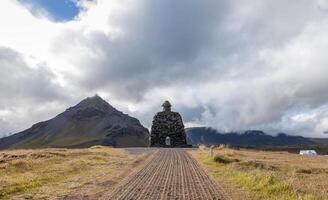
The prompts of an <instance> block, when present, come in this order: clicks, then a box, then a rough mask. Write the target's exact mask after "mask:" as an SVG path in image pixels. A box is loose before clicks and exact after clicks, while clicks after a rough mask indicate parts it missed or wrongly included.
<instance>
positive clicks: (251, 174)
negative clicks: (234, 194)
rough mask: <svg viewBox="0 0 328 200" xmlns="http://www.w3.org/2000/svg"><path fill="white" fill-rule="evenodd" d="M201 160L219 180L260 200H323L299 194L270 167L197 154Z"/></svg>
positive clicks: (251, 162) (218, 156)
mask: <svg viewBox="0 0 328 200" xmlns="http://www.w3.org/2000/svg"><path fill="white" fill-rule="evenodd" d="M196 157H197V159H199V160H200V161H201V162H202V163H204V164H205V166H206V167H207V168H208V169H210V172H211V173H212V174H213V175H214V177H217V178H224V179H227V180H228V181H229V182H231V183H232V184H233V185H236V186H237V187H239V188H242V189H243V190H245V191H247V192H249V193H250V194H251V195H254V199H260V200H264V199H265V200H319V199H320V200H321V198H318V197H316V196H315V195H308V194H303V193H298V192H297V191H295V190H294V189H293V187H292V186H291V185H288V184H286V183H285V182H284V181H282V180H280V179H279V178H277V177H276V176H275V175H274V173H273V172H272V171H270V170H272V169H271V168H270V166H265V165H264V164H263V163H258V162H253V161H240V160H235V159H233V158H229V157H225V156H221V155H216V156H214V157H213V158H212V157H210V156H209V155H208V154H207V153H205V152H201V153H198V154H197V156H196Z"/></svg>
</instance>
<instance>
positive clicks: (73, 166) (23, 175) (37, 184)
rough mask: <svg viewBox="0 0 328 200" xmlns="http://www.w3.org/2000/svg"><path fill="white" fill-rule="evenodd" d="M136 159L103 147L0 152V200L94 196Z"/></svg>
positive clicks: (122, 152)
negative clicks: (75, 195) (77, 195)
mask: <svg viewBox="0 0 328 200" xmlns="http://www.w3.org/2000/svg"><path fill="white" fill-rule="evenodd" d="M136 157H138V156H135V155H134V156H132V155H130V154H128V153H127V152H125V151H124V150H119V149H112V148H108V147H102V146H95V147H92V148H89V149H75V150H72V149H71V150H69V149H43V150H10V151H0V174H1V176H0V199H58V198H64V197H66V196H69V195H70V194H80V195H81V196H90V195H91V196H92V195H97V193H99V192H103V191H108V190H109V189H110V188H111V187H112V186H113V185H114V184H115V183H116V182H117V181H119V178H120V174H122V172H124V169H125V167H126V168H129V167H131V165H133V163H134V161H135V159H136ZM85 186H86V187H85ZM95 197H96V196H95Z"/></svg>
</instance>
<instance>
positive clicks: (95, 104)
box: [75, 94, 117, 111]
mask: <svg viewBox="0 0 328 200" xmlns="http://www.w3.org/2000/svg"><path fill="white" fill-rule="evenodd" d="M75 108H78V109H82V110H83V109H87V108H94V109H96V110H101V111H117V110H116V109H115V108H114V107H113V106H111V105H110V104H109V103H107V101H105V100H104V99H102V98H101V97H100V96H98V95H97V94H96V95H95V96H92V97H87V98H85V99H84V100H82V101H81V102H80V103H78V104H77V105H76V106H75Z"/></svg>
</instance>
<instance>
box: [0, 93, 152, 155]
mask: <svg viewBox="0 0 328 200" xmlns="http://www.w3.org/2000/svg"><path fill="white" fill-rule="evenodd" d="M148 143H149V132H148V129H146V128H145V127H143V126H142V125H141V124H140V122H139V120H137V119H136V118H133V117H130V116H128V115H126V114H124V113H122V112H120V111H118V110H116V109H115V108H114V107H112V106H111V105H110V104H108V103H107V102H106V101H104V100H103V99H102V98H100V97H99V96H94V97H89V98H86V99H84V100H83V101H81V102H80V103H79V104H77V105H76V106H74V107H70V108H69V109H67V110H66V111H65V112H63V113H61V114H59V115H57V116H56V117H55V118H53V119H50V120H48V121H45V122H40V123H37V124H35V125H33V126H32V127H31V128H29V129H27V130H25V131H22V132H20V133H17V134H14V135H12V136H9V137H6V138H2V139H0V149H5V148H40V147H89V146H92V145H111V146H115V147H144V146H148Z"/></svg>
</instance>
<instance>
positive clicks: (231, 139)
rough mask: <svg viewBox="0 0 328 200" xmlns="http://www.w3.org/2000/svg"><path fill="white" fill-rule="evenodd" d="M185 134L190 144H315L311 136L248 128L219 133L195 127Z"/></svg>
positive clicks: (259, 145) (257, 145)
mask: <svg viewBox="0 0 328 200" xmlns="http://www.w3.org/2000/svg"><path fill="white" fill-rule="evenodd" d="M186 134H187V142H188V144H192V145H199V144H206V145H216V144H230V145H236V146H252V147H263V146H287V145H312V144H316V141H314V140H313V139H311V138H305V137H302V136H290V135H287V134H285V133H279V134H278V135H277V136H271V135H267V134H266V133H265V132H263V131H259V130H248V131H245V132H243V133H236V132H231V133H220V132H218V131H217V130H215V129H213V128H209V127H195V128H187V129H186Z"/></svg>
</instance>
